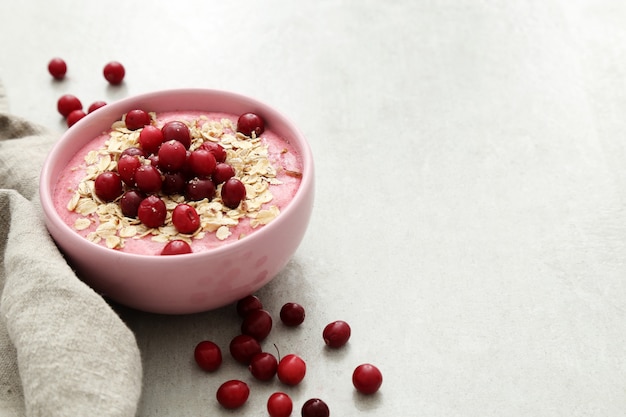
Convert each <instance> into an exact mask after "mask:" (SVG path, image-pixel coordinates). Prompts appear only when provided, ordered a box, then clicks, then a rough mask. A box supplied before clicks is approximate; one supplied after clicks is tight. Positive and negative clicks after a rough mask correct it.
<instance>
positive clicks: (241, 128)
mask: <svg viewBox="0 0 626 417" xmlns="http://www.w3.org/2000/svg"><path fill="white" fill-rule="evenodd" d="M264 130H265V123H264V122H263V119H261V117H260V116H259V115H257V114H254V113H244V114H242V115H241V116H239V119H238V120H237V132H240V133H243V134H244V135H246V136H252V133H253V132H254V135H255V136H256V137H257V138H258V137H259V136H261V133H263V131H264Z"/></svg>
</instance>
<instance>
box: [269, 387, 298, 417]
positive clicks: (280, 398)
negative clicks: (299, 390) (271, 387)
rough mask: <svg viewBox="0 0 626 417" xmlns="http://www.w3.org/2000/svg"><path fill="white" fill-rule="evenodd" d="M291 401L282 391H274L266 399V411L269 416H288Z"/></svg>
mask: <svg viewBox="0 0 626 417" xmlns="http://www.w3.org/2000/svg"><path fill="white" fill-rule="evenodd" d="M292 410H293V402H292V401H291V398H290V397H289V395H287V394H285V393H284V392H275V393H273V394H272V395H270V397H269V398H268V399H267V412H268V413H269V415H270V417H289V416H290V415H291V411H292Z"/></svg>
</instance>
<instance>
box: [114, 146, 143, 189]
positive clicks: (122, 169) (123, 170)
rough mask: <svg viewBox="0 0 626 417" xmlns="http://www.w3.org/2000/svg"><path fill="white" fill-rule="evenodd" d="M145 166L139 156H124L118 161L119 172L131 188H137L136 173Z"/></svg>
mask: <svg viewBox="0 0 626 417" xmlns="http://www.w3.org/2000/svg"><path fill="white" fill-rule="evenodd" d="M142 165H143V164H142V163H141V161H140V160H139V157H137V156H131V155H124V154H122V156H121V157H120V159H119V160H118V161H117V172H118V174H120V177H121V178H122V181H124V183H125V184H126V185H128V186H129V187H134V186H135V173H136V172H137V169H138V168H139V167H140V166H142Z"/></svg>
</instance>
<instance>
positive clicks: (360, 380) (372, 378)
mask: <svg viewBox="0 0 626 417" xmlns="http://www.w3.org/2000/svg"><path fill="white" fill-rule="evenodd" d="M382 383H383V374H382V373H381V372H380V370H379V369H378V368H377V367H375V366H374V365H372V364H369V363H364V364H362V365H359V366H357V367H356V369H355V370H354V372H353V373H352V384H354V388H356V389H357V391H359V392H360V393H362V394H366V395H369V394H373V393H375V392H376V391H378V389H379V388H380V386H381V385H382Z"/></svg>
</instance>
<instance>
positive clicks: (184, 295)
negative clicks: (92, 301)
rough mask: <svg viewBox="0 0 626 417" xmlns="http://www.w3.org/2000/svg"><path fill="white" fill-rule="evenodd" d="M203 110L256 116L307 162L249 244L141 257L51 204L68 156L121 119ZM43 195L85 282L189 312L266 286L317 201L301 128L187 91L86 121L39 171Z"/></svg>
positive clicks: (145, 305)
mask: <svg viewBox="0 0 626 417" xmlns="http://www.w3.org/2000/svg"><path fill="white" fill-rule="evenodd" d="M135 108H142V109H146V110H149V111H156V112H159V111H176V110H182V111H185V110H200V111H218V112H227V113H232V114H241V113H245V112H255V113H258V114H260V115H262V117H263V118H264V119H265V122H266V128H267V129H270V130H272V131H274V132H275V133H277V134H279V135H280V136H282V137H283V138H285V139H287V140H289V141H290V142H291V143H292V144H293V145H294V146H295V147H296V150H297V151H299V152H300V154H301V156H302V161H303V173H302V182H301V185H300V188H299V189H298V191H297V193H296V195H295V197H294V198H293V200H292V201H291V202H290V203H289V205H288V206H287V207H285V208H284V209H283V210H282V211H281V214H280V215H279V216H278V217H277V218H276V219H275V220H273V221H272V222H271V223H269V224H268V225H266V226H264V227H263V228H262V229H261V230H258V231H256V232H255V233H252V234H251V235H249V236H248V237H246V238H245V239H242V240H239V241H237V242H233V243H229V244H227V245H224V246H222V247H219V248H216V249H213V250H210V251H207V252H201V253H192V254H187V255H175V256H150V255H137V254H131V253H124V252H119V251H116V250H113V249H107V248H105V247H103V246H100V245H98V244H95V243H92V242H89V241H87V240H86V239H84V238H83V237H81V236H79V235H78V234H77V233H76V232H75V231H74V230H72V228H70V227H69V226H68V225H67V224H65V223H64V222H63V221H62V219H61V218H60V217H59V215H58V213H57V212H56V210H55V208H54V204H53V199H52V195H53V190H54V187H55V180H56V178H57V177H58V176H59V173H60V172H61V170H62V169H63V168H64V167H65V166H66V165H67V163H68V161H69V160H70V158H71V157H72V156H73V155H74V154H75V153H76V152H77V151H78V150H79V149H80V148H81V147H82V146H84V145H85V144H86V143H87V142H89V141H90V140H91V139H93V138H94V137H96V136H98V135H99V134H101V133H102V132H103V131H106V130H108V129H109V128H110V126H111V124H112V123H113V122H114V121H116V120H118V119H119V118H120V117H121V115H122V114H124V113H126V112H128V111H130V110H132V109H135ZM40 196H41V203H42V206H43V211H44V215H45V222H46V225H47V227H48V230H49V232H50V234H51V235H52V237H53V239H54V240H55V241H56V243H57V245H58V246H59V247H60V248H61V250H62V251H63V252H64V253H65V255H66V256H67V258H68V260H69V261H70V263H71V264H72V266H73V267H74V268H75V269H76V271H77V273H78V275H79V277H81V279H83V280H84V281H85V282H86V283H87V284H89V285H90V286H91V287H92V288H94V289H95V290H96V291H98V292H100V293H102V294H103V295H104V296H106V297H109V298H110V299H112V300H114V301H116V302H118V303H120V304H123V305H126V306H129V307H132V308H136V309H139V310H144V311H149V312H155V313H165V314H183V313H195V312H201V311H207V310H211V309H214V308H217V307H221V306H224V305H226V304H229V303H232V302H234V301H236V300H238V299H240V298H242V297H244V296H246V295H248V294H251V293H253V292H255V291H256V290H258V289H259V288H260V287H262V286H263V285H265V284H267V283H268V282H269V281H270V280H271V279H272V278H274V276H276V274H277V273H278V272H280V271H281V269H282V268H283V267H284V266H285V264H286V263H287V262H288V261H289V259H290V258H291V256H292V255H293V254H294V252H295V251H296V249H297V247H298V245H299V244H300V242H301V240H302V238H303V236H304V233H305V231H306V228H307V226H308V223H309V219H310V216H311V210H312V206H313V196H314V172H313V157H312V154H311V150H310V148H309V145H308V143H307V141H306V139H305V138H304V136H303V135H302V133H300V131H299V130H298V129H297V128H296V126H294V125H293V123H291V122H290V121H289V120H288V119H286V118H285V117H284V116H283V115H282V114H280V113H279V112H278V111H276V110H275V109H273V108H272V107H270V106H268V105H267V104H264V103H261V102H259V101H256V100H253V99H251V98H248V97H244V96H241V95H238V94H233V93H229V92H224V91H216V90H206V89H183V90H171V91H160V92H155V93H150V94H144V95H140V96H136V97H132V98H128V99H124V100H120V101H118V102H115V103H112V104H108V105H107V106H105V107H103V108H101V109H99V110H97V111H95V112H93V113H91V114H89V115H88V116H87V117H85V118H83V119H82V120H80V121H79V122H78V123H76V124H75V125H74V126H73V127H72V128H70V129H68V130H67V132H66V133H65V134H64V135H63V136H62V137H61V139H60V140H59V141H58V142H57V143H56V144H55V146H54V147H53V149H52V150H51V152H50V154H49V155H48V157H47V159H46V162H45V164H44V166H43V169H42V172H41V182H40Z"/></svg>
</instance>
